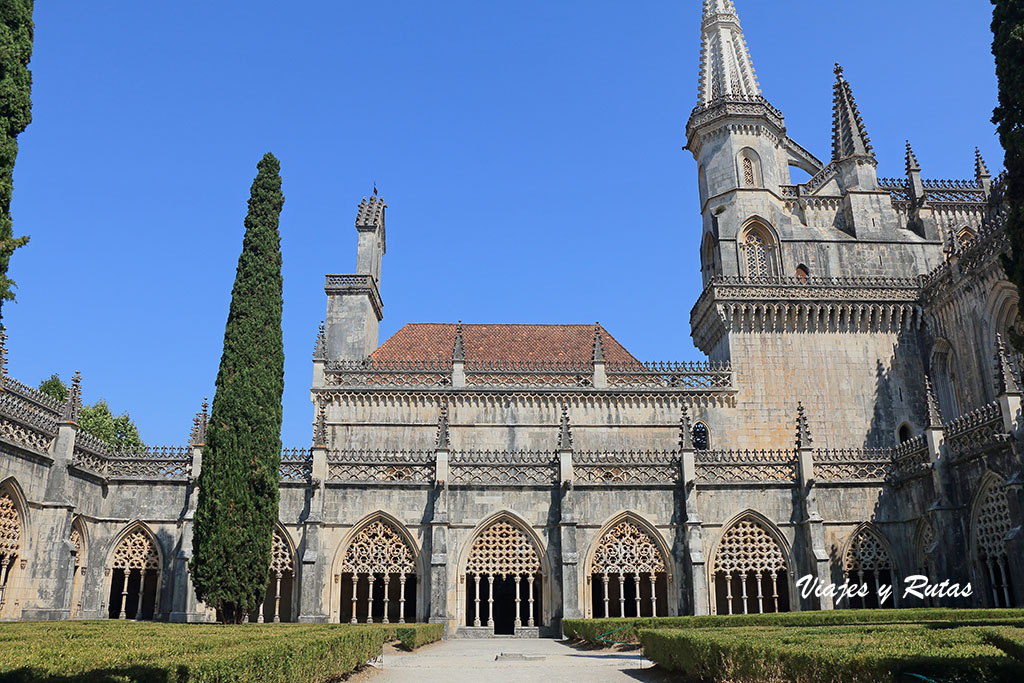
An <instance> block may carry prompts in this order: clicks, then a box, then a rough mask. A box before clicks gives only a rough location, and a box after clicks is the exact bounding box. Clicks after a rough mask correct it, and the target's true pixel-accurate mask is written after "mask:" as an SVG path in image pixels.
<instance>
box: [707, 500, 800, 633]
mask: <svg viewBox="0 0 1024 683" xmlns="http://www.w3.org/2000/svg"><path fill="white" fill-rule="evenodd" d="M711 571H712V576H713V577H714V583H715V592H716V602H717V604H719V605H723V606H724V607H725V609H726V611H727V612H728V613H729V614H733V613H734V611H735V612H739V611H742V612H743V614H747V613H749V612H757V613H763V612H778V611H780V610H781V611H785V610H786V609H787V605H786V600H785V594H786V593H787V592H788V586H787V583H786V580H787V576H788V573H787V565H786V558H785V557H784V556H783V554H782V548H781V547H779V544H778V543H777V542H776V541H775V539H774V538H772V536H771V535H770V534H769V533H768V532H767V531H766V530H765V528H764V527H763V526H762V525H761V524H760V523H759V522H758V521H756V520H754V519H750V518H746V519H742V520H740V521H738V522H736V523H735V524H733V526H732V527H731V528H730V529H729V530H728V531H727V532H726V533H725V535H724V536H723V537H722V540H721V542H720V543H719V546H718V550H717V552H716V553H715V559H714V562H713V563H712V570H711ZM734 589H738V590H736V591H735V593H734ZM737 600H738V601H739V608H740V609H737V605H736V601H737Z"/></svg>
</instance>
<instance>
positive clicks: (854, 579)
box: [837, 527, 894, 609]
mask: <svg viewBox="0 0 1024 683" xmlns="http://www.w3.org/2000/svg"><path fill="white" fill-rule="evenodd" d="M843 571H844V572H846V579H847V580H848V581H849V582H850V584H851V585H852V584H857V585H858V586H864V585H867V586H868V594H867V595H866V596H864V597H860V596H857V597H853V598H847V599H848V600H849V601H850V602H849V604H848V605H845V606H846V607H852V608H872V609H877V608H879V607H882V606H883V605H879V604H878V588H879V586H881V585H882V584H887V585H890V586H891V585H893V578H894V577H893V568H892V558H891V557H890V556H889V551H888V550H887V549H886V545H885V541H883V540H882V538H881V537H880V536H879V535H878V534H877V533H876V532H875V531H874V530H872V529H869V528H867V527H862V528H861V529H860V531H858V532H857V535H856V536H854V537H853V540H851V541H850V547H849V548H847V549H846V556H845V557H844V558H843ZM837 606H843V605H837ZM885 606H886V607H893V606H894V605H885Z"/></svg>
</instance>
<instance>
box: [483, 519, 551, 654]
mask: <svg viewBox="0 0 1024 683" xmlns="http://www.w3.org/2000/svg"><path fill="white" fill-rule="evenodd" d="M541 579H542V574H541V564H540V558H539V556H538V554H537V549H536V548H535V547H534V545H533V543H532V542H531V541H530V539H529V538H527V536H526V534H525V533H524V532H523V530H522V529H520V528H519V527H517V526H515V525H513V524H511V523H510V522H508V521H504V520H502V521H498V522H496V523H494V524H492V525H491V526H489V527H487V529H485V530H484V531H483V532H482V533H481V534H480V535H479V536H477V538H476V540H475V541H474V542H473V547H472V549H471V550H470V552H469V560H468V561H467V562H466V607H467V614H466V624H467V626H468V625H469V624H472V625H473V626H475V627H479V626H480V625H481V623H483V622H484V619H482V616H483V613H482V612H481V605H480V603H481V602H484V603H486V607H485V609H486V624H487V627H488V628H491V629H492V630H493V631H494V633H496V634H509V635H510V634H514V633H515V630H516V629H517V628H521V627H522V626H523V624H524V622H525V624H526V626H528V627H533V626H535V625H537V624H538V623H539V621H540V618H539V617H538V614H539V613H540V608H541V606H540V601H539V600H538V599H537V596H536V592H537V589H538V587H539V586H538V583H539V582H540V580H541ZM485 592H486V593H485ZM524 592H525V594H526V596H525V599H524V596H523V593H524ZM485 594H486V597H484V596H485ZM524 603H526V604H525V605H524ZM524 608H525V611H526V613H525V615H524V613H523V610H524ZM524 616H525V619H524Z"/></svg>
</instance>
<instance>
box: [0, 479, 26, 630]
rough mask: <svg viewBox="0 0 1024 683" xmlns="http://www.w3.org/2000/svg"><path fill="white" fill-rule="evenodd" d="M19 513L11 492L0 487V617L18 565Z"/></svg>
mask: <svg viewBox="0 0 1024 683" xmlns="http://www.w3.org/2000/svg"><path fill="white" fill-rule="evenodd" d="M21 528H22V524H21V515H20V514H19V513H18V508H17V506H16V505H15V504H14V498H13V497H12V496H11V494H10V493H9V492H8V491H6V490H3V489H0V618H2V617H3V616H5V614H6V613H7V612H9V611H10V610H9V609H8V606H7V603H8V602H9V599H8V598H9V596H10V590H9V586H11V585H12V582H11V574H12V573H13V572H14V571H15V568H16V567H17V566H18V557H19V555H20V552H21Z"/></svg>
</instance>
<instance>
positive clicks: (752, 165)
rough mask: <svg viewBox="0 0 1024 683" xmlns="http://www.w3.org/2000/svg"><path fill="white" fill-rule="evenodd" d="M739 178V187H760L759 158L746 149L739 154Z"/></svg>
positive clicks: (751, 150) (761, 184) (755, 153)
mask: <svg viewBox="0 0 1024 683" xmlns="http://www.w3.org/2000/svg"><path fill="white" fill-rule="evenodd" d="M738 163H739V177H740V183H739V184H740V186H741V187H762V186H763V184H764V183H763V182H762V179H761V157H759V156H758V154H757V152H755V151H754V150H753V149H751V148H749V147H747V148H746V149H744V150H743V151H741V152H740V153H739V159H738Z"/></svg>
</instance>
